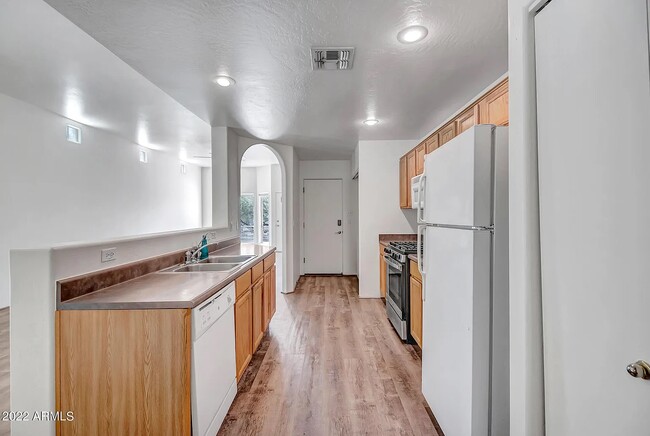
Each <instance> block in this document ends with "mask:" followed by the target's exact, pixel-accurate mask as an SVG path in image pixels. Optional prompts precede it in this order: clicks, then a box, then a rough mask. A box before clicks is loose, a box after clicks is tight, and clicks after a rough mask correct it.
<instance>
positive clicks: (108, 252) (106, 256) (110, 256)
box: [102, 247, 117, 263]
mask: <svg viewBox="0 0 650 436" xmlns="http://www.w3.org/2000/svg"><path fill="white" fill-rule="evenodd" d="M116 259H117V248H115V247H113V248H104V249H103V250H102V263H104V262H111V261H113V260H116Z"/></svg>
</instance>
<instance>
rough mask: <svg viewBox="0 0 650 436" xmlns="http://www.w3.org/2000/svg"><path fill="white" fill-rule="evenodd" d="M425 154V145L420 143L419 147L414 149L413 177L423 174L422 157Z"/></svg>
mask: <svg viewBox="0 0 650 436" xmlns="http://www.w3.org/2000/svg"><path fill="white" fill-rule="evenodd" d="M426 153H427V151H426V145H425V143H424V142H422V143H421V144H420V145H418V146H417V147H415V175H416V176H417V175H419V174H422V173H423V172H424V155H425V154H426Z"/></svg>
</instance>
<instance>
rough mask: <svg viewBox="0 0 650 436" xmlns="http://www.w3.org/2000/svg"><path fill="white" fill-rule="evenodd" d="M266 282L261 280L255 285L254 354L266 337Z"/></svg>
mask: <svg viewBox="0 0 650 436" xmlns="http://www.w3.org/2000/svg"><path fill="white" fill-rule="evenodd" d="M263 309H264V282H263V281H262V280H259V281H258V282H257V283H256V284H255V285H253V315H252V316H253V353H254V352H255V351H256V350H257V347H259V346H260V343H261V342H262V338H263V337H264V320H263V318H262V313H263Z"/></svg>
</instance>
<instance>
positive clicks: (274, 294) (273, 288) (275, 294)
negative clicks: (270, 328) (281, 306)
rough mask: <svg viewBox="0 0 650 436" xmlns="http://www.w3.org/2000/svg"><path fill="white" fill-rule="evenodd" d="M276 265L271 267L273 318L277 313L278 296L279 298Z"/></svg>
mask: <svg viewBox="0 0 650 436" xmlns="http://www.w3.org/2000/svg"><path fill="white" fill-rule="evenodd" d="M275 274H276V272H275V265H273V267H272V268H271V318H273V315H275V308H276V307H277V306H276V304H277V298H278V294H277V292H278V290H277V288H276V286H275V285H276V283H277V278H276V276H275Z"/></svg>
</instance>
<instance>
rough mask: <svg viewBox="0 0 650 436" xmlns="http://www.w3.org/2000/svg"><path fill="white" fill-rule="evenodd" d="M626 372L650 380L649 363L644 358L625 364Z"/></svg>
mask: <svg viewBox="0 0 650 436" xmlns="http://www.w3.org/2000/svg"><path fill="white" fill-rule="evenodd" d="M627 372H628V374H630V375H631V376H632V377H636V378H642V379H643V380H650V365H649V364H648V362H646V361H645V360H637V361H636V362H634V363H630V364H629V365H628V366H627Z"/></svg>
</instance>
